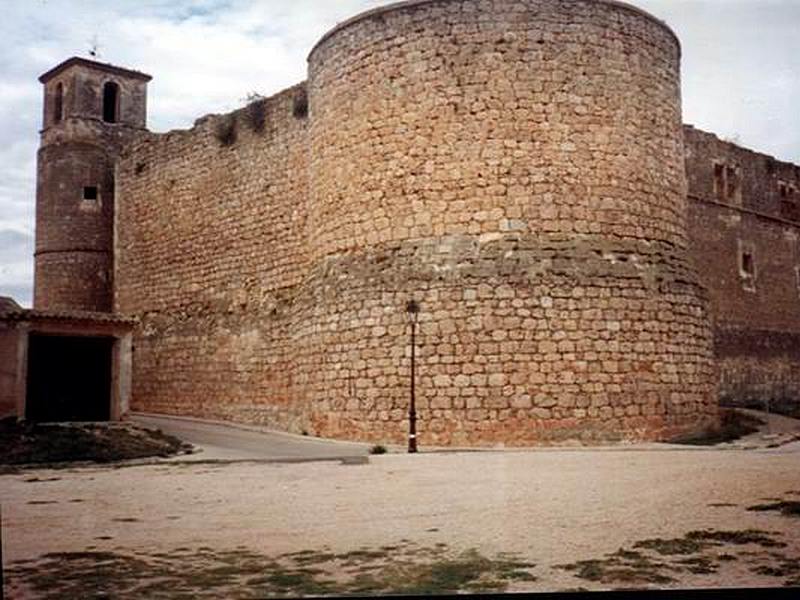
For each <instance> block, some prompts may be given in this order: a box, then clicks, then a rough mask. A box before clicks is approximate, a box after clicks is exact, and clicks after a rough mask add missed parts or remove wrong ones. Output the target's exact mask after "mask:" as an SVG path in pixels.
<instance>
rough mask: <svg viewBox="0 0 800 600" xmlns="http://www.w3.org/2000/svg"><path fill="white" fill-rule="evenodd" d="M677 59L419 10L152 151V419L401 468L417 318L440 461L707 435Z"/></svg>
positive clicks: (133, 166) (659, 33) (143, 190)
mask: <svg viewBox="0 0 800 600" xmlns="http://www.w3.org/2000/svg"><path fill="white" fill-rule="evenodd" d="M679 55H680V49H679V46H678V42H677V40H676V39H675V37H674V35H673V34H672V32H671V31H670V30H669V29H667V28H666V27H665V26H664V25H663V24H661V23H660V22H658V21H655V20H654V19H652V18H651V17H649V16H648V15H646V14H644V13H642V12H641V11H638V10H636V9H633V8H631V7H627V6H625V5H620V4H616V3H611V2H593V1H592V2H575V3H569V4H565V3H562V2H552V1H532V0H529V1H525V2H508V1H496V2H485V1H483V2H481V1H475V0H463V1H442V2H411V3H403V4H400V5H397V6H394V7H390V8H388V9H386V10H378V11H375V12H371V13H368V14H366V15H363V16H361V17H357V18H356V19H354V20H352V21H350V22H347V23H345V24H343V25H341V26H340V27H338V28H337V29H335V30H334V31H332V32H331V33H329V34H328V35H327V36H325V37H324V38H323V40H322V41H321V42H320V43H319V44H318V46H317V47H316V48H315V49H314V50H313V51H312V53H311V56H310V59H309V80H308V82H307V83H305V84H302V85H301V86H298V87H296V88H293V89H290V90H287V91H286V92H283V93H282V94H279V95H278V96H276V97H274V98H271V99H269V100H267V101H266V102H261V103H257V104H254V105H251V106H249V107H247V108H245V109H242V110H240V111H237V112H236V113H234V114H232V115H225V116H218V117H211V118H208V119H205V120H202V121H201V122H199V123H198V124H197V126H196V127H195V128H194V129H192V130H190V131H185V132H173V133H170V134H166V135H163V136H154V135H148V136H142V137H141V138H140V139H139V140H138V141H137V142H136V143H134V144H133V145H131V146H130V147H129V148H128V149H127V151H126V152H125V156H124V157H123V159H122V161H121V162H120V164H119V167H118V171H117V176H118V182H117V187H118V190H119V193H120V196H119V199H118V203H117V204H118V213H117V217H116V227H117V232H118V234H117V235H118V245H117V247H116V253H117V262H116V270H115V281H116V284H115V291H116V297H115V309H116V310H117V311H119V312H122V313H126V314H134V315H137V316H139V317H140V318H141V327H140V332H139V335H138V337H137V339H136V342H135V358H134V364H135V367H134V368H135V375H134V393H133V398H134V400H133V405H134V408H137V409H140V410H153V411H159V412H169V413H190V414H196V415H201V416H206V417H215V418H226V419H234V420H246V421H251V422H253V421H255V422H259V423H263V424H267V425H271V426H275V427H279V428H282V429H289V430H292V431H306V432H308V433H311V434H315V435H325V436H333V437H342V438H357V439H365V440H374V441H387V440H391V441H400V440H402V439H403V438H404V436H405V435H406V432H407V429H408V422H407V412H408V388H409V354H410V348H409V339H408V325H407V322H406V315H405V314H404V307H405V304H406V302H407V301H408V300H409V299H410V298H415V299H416V300H418V301H419V302H420V303H421V305H422V313H421V316H420V335H419V348H418V350H419V353H418V354H419V361H420V364H419V379H418V388H419V402H418V408H419V417H420V435H421V437H422V439H423V440H424V443H435V444H474V445H480V444H496V443H504V444H509V445H520V444H531V443H546V442H550V441H558V440H563V439H566V438H581V439H585V440H608V439H620V438H628V439H660V438H663V437H667V436H670V435H673V434H677V433H685V432H688V431H693V430H697V429H701V428H703V427H705V426H707V425H709V424H712V423H713V422H714V421H715V418H716V402H715V396H714V380H713V370H712V338H711V330H710V327H709V321H708V316H707V312H706V299H705V293H704V291H703V289H702V287H701V286H700V284H699V282H698V280H697V277H696V275H695V273H694V270H693V267H692V265H691V262H690V260H689V257H688V252H687V229H686V182H685V175H684V166H683V154H682V132H681V120H680V101H679V97H680V96H679V75H678V72H679ZM306 104H307V109H308V113H307V114H306V111H305V107H306Z"/></svg>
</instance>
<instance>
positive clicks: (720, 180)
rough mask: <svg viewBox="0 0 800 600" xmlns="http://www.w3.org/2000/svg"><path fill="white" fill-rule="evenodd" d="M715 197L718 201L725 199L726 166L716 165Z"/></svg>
mask: <svg viewBox="0 0 800 600" xmlns="http://www.w3.org/2000/svg"><path fill="white" fill-rule="evenodd" d="M714 195H715V196H716V197H717V199H718V200H724V199H725V165H723V164H722V163H714Z"/></svg>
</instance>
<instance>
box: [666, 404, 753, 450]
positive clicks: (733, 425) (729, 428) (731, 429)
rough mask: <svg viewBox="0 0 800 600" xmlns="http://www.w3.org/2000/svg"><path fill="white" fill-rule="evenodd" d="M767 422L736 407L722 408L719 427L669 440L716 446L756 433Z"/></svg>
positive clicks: (678, 442)
mask: <svg viewBox="0 0 800 600" xmlns="http://www.w3.org/2000/svg"><path fill="white" fill-rule="evenodd" d="M762 425H765V422H764V421H762V420H761V419H758V418H756V417H753V416H750V415H747V414H745V413H743V412H741V411H738V410H736V409H735V408H722V409H720V425H719V427H715V428H710V429H706V430H705V431H703V432H702V433H700V434H696V435H692V436H681V437H677V438H673V439H671V440H669V442H670V443H672V444H685V445H688V446H714V445H716V444H723V443H725V442H732V441H735V440H738V439H740V438H742V437H744V436H746V435H750V434H751V433H756V432H757V431H758V430H759V428H760V427H761V426H762Z"/></svg>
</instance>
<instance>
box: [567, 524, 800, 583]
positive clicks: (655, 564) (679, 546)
mask: <svg viewBox="0 0 800 600" xmlns="http://www.w3.org/2000/svg"><path fill="white" fill-rule="evenodd" d="M749 544H755V545H758V546H761V547H762V548H779V547H784V546H786V544H784V543H783V542H779V541H776V540H775V539H773V538H772V536H771V534H769V533H768V532H765V531H759V530H755V529H746V530H742V531H714V530H702V531H691V532H689V533H687V534H686V535H685V536H683V537H681V538H673V539H661V538H655V539H649V540H642V541H640V542H636V543H635V544H634V545H633V548H634V549H625V548H620V549H619V550H617V551H616V552H614V553H611V554H607V555H606V556H605V557H604V558H602V559H594V560H584V561H579V562H575V563H572V564H568V565H558V566H557V567H556V568H559V569H564V570H567V571H571V572H572V573H573V574H574V575H575V577H578V578H579V579H585V580H587V581H592V582H595V583H603V584H614V585H620V584H622V585H625V586H636V585H642V584H656V585H665V584H669V583H673V582H675V579H674V577H673V576H672V575H673V574H674V573H675V572H678V573H681V572H683V573H686V572H688V573H691V574H694V575H710V574H714V573H717V572H718V571H719V569H720V566H721V564H722V563H723V562H731V561H735V560H738V557H736V556H733V555H731V554H721V555H719V556H717V555H714V554H710V555H708V554H706V555H704V554H703V553H704V552H706V551H707V550H709V549H711V548H718V547H720V546H725V545H749ZM648 553H650V554H649V555H648ZM741 554H742V556H744V555H745V554H747V552H742V553H741ZM752 554H753V556H755V555H756V554H755V553H752ZM654 555H655V556H654ZM761 556H763V550H762V552H761ZM770 556H771V557H772V558H773V559H774V558H776V557H780V559H781V560H784V562H781V563H780V564H779V565H778V566H777V567H774V566H773V567H770V568H772V569H777V570H778V571H780V572H781V574H782V575H781V576H784V575H785V576H793V577H794V576H796V575H798V574H800V572H798V573H796V572H794V571H792V568H793V567H794V565H793V563H791V562H790V559H785V557H782V555H770ZM666 557H671V558H666ZM775 572H776V573H777V571H775ZM765 573H766V571H765Z"/></svg>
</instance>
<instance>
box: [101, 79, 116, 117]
mask: <svg viewBox="0 0 800 600" xmlns="http://www.w3.org/2000/svg"><path fill="white" fill-rule="evenodd" d="M118 117H119V86H118V85H117V84H116V83H114V82H113V81H109V82H108V83H106V84H105V85H104V86H103V121H105V122H106V123H116V122H117V119H118Z"/></svg>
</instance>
